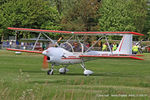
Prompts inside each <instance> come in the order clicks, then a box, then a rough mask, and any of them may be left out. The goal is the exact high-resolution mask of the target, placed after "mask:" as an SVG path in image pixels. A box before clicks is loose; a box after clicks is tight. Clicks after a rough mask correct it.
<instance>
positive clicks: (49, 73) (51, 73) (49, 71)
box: [47, 64, 54, 75]
mask: <svg viewBox="0 0 150 100" xmlns="http://www.w3.org/2000/svg"><path fill="white" fill-rule="evenodd" d="M53 71H54V64H52V66H51V69H50V70H48V71H47V75H53V74H54V73H53Z"/></svg>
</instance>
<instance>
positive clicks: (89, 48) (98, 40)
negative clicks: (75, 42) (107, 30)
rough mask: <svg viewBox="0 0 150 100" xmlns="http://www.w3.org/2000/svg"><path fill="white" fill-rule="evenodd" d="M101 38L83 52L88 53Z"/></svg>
mask: <svg viewBox="0 0 150 100" xmlns="http://www.w3.org/2000/svg"><path fill="white" fill-rule="evenodd" d="M102 38H103V37H100V38H99V39H98V40H97V41H96V42H95V43H94V44H93V45H92V46H91V47H90V48H88V49H87V50H86V51H85V52H88V51H89V50H90V49H91V48H93V46H94V45H95V44H96V43H98V41H99V40H101V39H102Z"/></svg>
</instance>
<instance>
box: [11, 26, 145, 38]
mask: <svg viewBox="0 0 150 100" xmlns="http://www.w3.org/2000/svg"><path fill="white" fill-rule="evenodd" d="M8 29H10V30H16V31H30V32H42V33H44V32H45V33H62V34H76V35H84V34H87V35H103V34H105V35H121V34H133V35H140V36H144V35H143V34H140V33H137V32H72V31H57V30H42V29H29V28H14V27H8Z"/></svg>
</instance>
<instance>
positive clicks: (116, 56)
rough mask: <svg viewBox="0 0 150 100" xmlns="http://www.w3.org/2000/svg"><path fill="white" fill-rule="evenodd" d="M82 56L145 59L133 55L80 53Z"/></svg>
mask: <svg viewBox="0 0 150 100" xmlns="http://www.w3.org/2000/svg"><path fill="white" fill-rule="evenodd" d="M80 57H81V58H131V59H136V60H144V59H142V58H138V57H135V56H133V55H131V56H130V55H120V56H118V55H110V56H108V55H80Z"/></svg>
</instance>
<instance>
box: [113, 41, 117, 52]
mask: <svg viewBox="0 0 150 100" xmlns="http://www.w3.org/2000/svg"><path fill="white" fill-rule="evenodd" d="M116 49H117V44H116V43H114V44H113V49H112V50H113V51H116Z"/></svg>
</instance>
